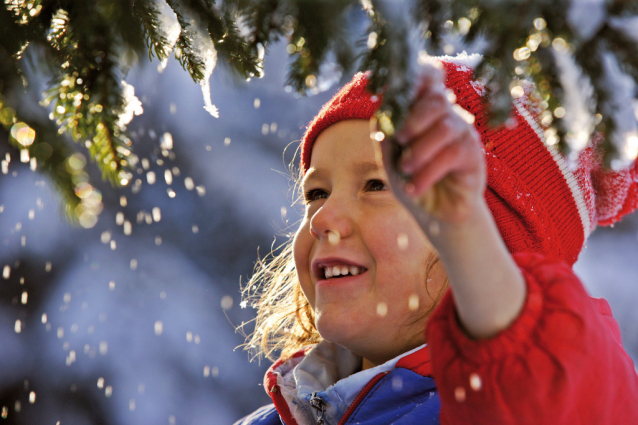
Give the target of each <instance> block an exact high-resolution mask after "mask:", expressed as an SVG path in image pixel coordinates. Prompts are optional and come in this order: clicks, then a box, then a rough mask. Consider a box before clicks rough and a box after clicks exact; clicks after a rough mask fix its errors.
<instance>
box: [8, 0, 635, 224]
mask: <svg viewBox="0 0 638 425" xmlns="http://www.w3.org/2000/svg"><path fill="white" fill-rule="evenodd" d="M582 6H583V5H582V2H578V1H577V0H572V1H569V0H552V1H549V0H502V1H493V0H406V1H404V2H400V3H398V2H396V1H389V0H385V1H382V0H361V2H357V1H355V0H219V1H218V2H217V3H215V2H214V0H165V1H164V0H92V1H85V0H56V1H52V0H5V1H4V7H2V6H0V123H1V124H2V126H4V128H5V129H6V130H7V131H8V132H9V133H10V137H9V140H10V142H11V143H12V145H13V146H14V147H16V148H18V149H20V151H21V155H20V158H21V160H22V161H24V162H28V161H30V162H31V165H32V168H33V169H36V168H40V169H41V170H43V171H44V172H45V173H47V174H48V175H49V177H50V178H51V180H52V181H53V182H54V183H55V184H56V186H57V187H58V189H59V190H60V193H61V194H62V195H63V198H64V200H65V205H66V209H67V212H68V215H69V217H71V218H73V219H78V220H79V222H80V224H82V225H84V226H86V227H90V226H92V225H93V224H94V223H95V220H96V219H97V218H96V217H97V215H98V214H99V212H100V210H101V199H100V194H99V192H98V191H96V190H95V189H94V188H93V186H92V185H91V184H90V182H89V178H88V175H87V173H86V172H85V171H84V167H85V164H84V161H83V159H82V158H83V157H82V156H81V155H78V154H77V153H76V152H77V151H75V150H74V149H73V148H72V147H71V146H70V145H69V144H68V143H66V141H65V140H66V139H67V138H69V137H70V138H71V139H73V140H75V141H76V142H78V143H80V144H81V145H83V146H85V147H86V148H87V149H88V153H89V156H90V157H91V159H92V160H93V161H95V163H96V164H97V166H98V167H99V168H100V169H101V170H102V175H103V177H104V178H105V179H109V180H110V181H111V182H112V183H113V184H114V185H127V184H128V183H129V181H130V180H131V178H132V173H131V170H132V169H133V167H134V166H135V165H136V162H137V157H136V156H135V154H134V152H133V151H132V143H131V140H130V137H129V135H128V133H127V125H128V123H129V122H130V121H131V119H132V117H133V115H135V114H136V113H139V111H140V106H141V104H140V103H139V100H137V98H136V97H135V96H134V90H133V88H132V87H131V86H130V85H128V84H126V82H125V81H124V77H125V76H126V71H127V69H128V68H129V67H130V63H131V60H130V58H131V57H132V56H133V55H136V54H137V55H140V56H145V55H148V57H149V59H150V60H153V59H154V58H157V59H158V60H159V61H160V62H161V63H162V64H164V65H165V64H166V61H167V60H168V59H169V57H170V56H171V55H173V56H174V57H175V59H177V60H178V61H179V63H180V64H181V65H182V67H183V68H184V69H185V70H186V71H187V72H188V73H189V74H190V76H191V77H192V78H193V80H194V81H195V82H197V83H200V84H201V85H202V89H203V92H204V103H205V108H206V109H207V110H208V111H209V112H210V113H211V114H213V115H217V110H216V108H215V107H214V106H213V105H212V104H211V103H210V94H209V87H208V79H209V77H210V75H211V73H212V71H213V68H214V67H215V64H216V62H217V60H218V59H221V61H223V62H224V63H227V64H229V65H230V68H231V69H233V70H234V72H236V73H237V74H238V75H239V76H241V77H242V78H245V79H250V78H253V77H259V76H261V75H262V72H263V71H262V64H263V56H264V54H265V52H267V51H268V49H269V47H270V46H271V45H272V43H274V42H276V41H278V40H281V39H285V40H286V41H287V43H288V46H287V51H288V53H289V54H290V63H289V74H288V84H289V85H290V86H292V87H293V88H294V90H296V91H297V92H298V93H300V94H312V93H314V92H316V91H317V90H318V88H317V84H318V79H319V78H321V73H320V70H321V65H322V64H324V63H327V62H328V61H333V60H334V61H336V63H337V64H338V66H339V67H340V68H341V69H342V70H343V71H344V72H350V71H353V70H354V69H361V70H369V71H371V90H373V91H374V92H377V93H379V94H383V99H384V104H383V106H382V108H381V110H380V111H379V113H378V117H377V118H378V123H379V126H380V129H381V130H382V131H383V132H384V133H385V135H386V136H388V137H391V136H392V134H393V132H394V129H395V128H397V126H399V125H400V123H401V120H402V118H403V116H404V115H405V112H406V111H407V108H408V107H409V104H410V99H411V87H413V86H414V81H413V79H414V77H413V70H412V68H411V64H412V63H413V62H414V60H413V59H414V57H415V55H416V54H417V53H418V54H419V55H420V56H425V55H426V53H425V51H427V52H429V53H431V54H440V53H442V52H444V53H451V52H452V51H453V50H454V49H455V47H459V46H462V47H466V48H468V49H479V50H481V51H482V53H483V60H482V62H481V63H480V64H479V66H478V67H477V77H478V78H482V79H484V80H485V81H486V83H487V85H488V87H489V88H490V90H489V96H491V103H492V105H493V106H492V110H491V113H492V116H493V117H494V122H495V123H499V122H504V121H505V120H506V119H507V117H508V115H509V113H510V111H511V98H512V97H518V96H520V94H521V92H522V85H523V84H524V83H523V82H524V81H526V80H527V81H533V82H534V83H535V87H536V88H537V96H538V101H539V105H540V107H541V108H542V109H543V111H542V112H541V113H542V119H543V123H544V124H545V125H546V126H547V131H546V139H547V142H548V143H558V145H559V147H560V148H561V149H562V150H563V151H564V152H566V153H570V152H571V153H572V154H573V153H574V152H578V151H579V150H580V149H582V148H583V147H584V145H585V143H586V142H587V141H588V140H590V139H591V136H592V135H593V134H594V133H595V132H601V133H602V134H604V135H605V142H604V143H603V144H602V146H601V147H600V149H601V150H602V151H603V153H604V155H605V157H606V159H607V161H608V163H609V164H612V165H614V164H620V165H622V164H626V163H628V161H630V160H632V159H634V158H635V157H636V156H637V154H638V133H637V132H636V117H635V114H634V112H633V106H632V105H631V102H632V101H635V98H636V93H635V86H634V87H632V86H631V85H629V86H627V85H626V84H625V85H622V84H619V80H622V79H623V78H625V79H626V78H629V79H630V80H629V81H631V80H633V81H634V82H636V81H638V34H637V32H638V2H636V1H632V0H608V1H606V2H604V1H602V0H601V1H600V2H592V3H591V4H589V3H587V7H588V8H592V7H593V8H594V9H596V8H598V9H597V10H593V11H592V10H587V11H586V12H587V14H586V15H585V17H584V18H583V17H581V16H582V15H583V13H582V12H583V10H582ZM579 7H580V8H581V9H579ZM357 10H359V11H360V10H363V11H364V13H365V17H366V19H367V21H368V26H367V29H366V30H365V31H361V30H359V28H360V25H358V23H359V21H360V18H361V13H359V14H357V13H356V12H357ZM415 33H418V34H419V37H418V38H419V39H420V41H419V42H418V45H415V42H414V34H415ZM27 59H28V60H29V61H31V63H32V64H33V65H34V66H35V67H36V68H38V70H39V71H40V73H43V74H44V75H46V76H47V78H48V79H49V81H50V84H49V88H48V89H47V91H46V92H45V93H44V96H43V99H42V102H41V104H42V106H43V108H42V110H41V111H37V110H34V108H32V107H30V105H29V103H28V99H25V96H23V95H22V92H23V87H26V86H27V85H28V84H29V80H28V79H29V78H30V74H29V73H28V72H25V64H24V62H25V60H27ZM627 87H629V92H628V90H627ZM631 90H633V92H631ZM627 111H629V114H628V113H627ZM47 115H48V118H49V119H47ZM9 160H10V158H5V159H3V160H2V170H3V172H6V170H7V168H8V162H9ZM614 161H615V162H614Z"/></svg>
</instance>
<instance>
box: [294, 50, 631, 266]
mask: <svg viewBox="0 0 638 425" xmlns="http://www.w3.org/2000/svg"><path fill="white" fill-rule="evenodd" d="M441 62H442V64H443V67H444V69H445V73H446V77H445V85H446V87H447V88H449V89H451V90H453V91H454V94H455V95H456V99H457V103H458V104H459V105H460V106H462V107H463V108H464V109H466V110H467V111H469V112H470V113H472V115H474V116H475V118H476V120H475V122H474V126H475V128H476V130H477V131H478V133H479V134H480V136H481V141H482V142H483V144H484V152H485V159H486V162H487V188H486V190H485V199H486V201H487V204H488V206H489V208H490V210H491V211H492V215H493V216H494V219H495V221H496V224H497V226H498V228H499V231H500V233H501V236H502V237H503V240H504V241H505V244H506V245H507V247H508V249H509V251H510V252H511V253H515V252H538V253H542V254H544V255H545V256H547V257H550V258H556V259H560V260H563V261H566V262H567V263H568V264H570V265H572V264H574V262H576V259H577V258H578V254H579V253H580V251H581V249H582V247H583V244H584V242H585V239H587V237H588V236H589V234H590V233H591V232H592V230H594V228H595V227H596V225H597V224H601V225H608V224H612V223H614V222H616V221H618V220H620V219H621V217H623V216H624V215H626V214H628V213H630V212H632V211H634V210H635V209H636V208H638V161H636V162H634V164H633V165H632V167H630V168H629V169H627V170H623V171H611V170H606V169H604V168H603V166H602V165H601V160H600V158H599V156H598V155H596V153H595V151H594V149H593V148H591V147H589V148H587V149H585V150H584V151H583V152H581V154H580V156H579V157H578V160H577V161H576V164H575V165H576V168H575V169H573V168H574V167H572V169H570V167H569V166H568V164H567V162H566V161H565V159H564V158H563V157H562V156H561V154H560V153H559V152H558V150H557V149H556V148H555V147H553V146H547V145H546V144H545V142H544V141H545V135H544V128H543V126H542V125H541V123H540V119H539V110H538V108H537V107H536V106H535V104H534V103H533V102H532V101H531V100H530V96H529V94H530V91H531V89H528V90H526V93H525V95H524V96H523V97H521V98H519V99H517V100H515V102H514V108H513V118H514V121H513V124H509V123H508V125H507V126H505V125H503V126H500V127H497V128H491V127H490V126H489V125H488V116H487V113H486V110H485V107H484V103H483V102H484V101H483V98H482V95H483V93H484V91H485V87H484V86H483V85H482V84H480V83H479V82H476V81H475V80H474V79H473V70H472V68H471V66H470V63H469V62H468V60H467V57H465V58H462V57H459V58H449V57H446V58H445V59H444V60H442V61H441ZM366 84H367V78H366V75H365V74H362V73H359V74H357V75H355V76H354V78H353V79H352V81H351V82H350V83H348V84H346V85H345V86H344V87H343V88H342V89H341V90H340V91H339V92H338V93H337V94H336V95H335V96H334V97H333V98H332V100H330V101H329V102H328V103H327V104H325V105H324V106H323V108H322V109H321V111H320V112H319V114H317V116H316V117H315V118H314V119H313V120H312V122H311V123H310V125H309V126H308V129H307V131H306V134H305V135H304V137H303V139H302V142H301V170H302V172H303V173H304V174H305V172H306V171H307V170H308V168H309V167H310V157H311V155H312V147H313V145H314V142H315V140H316V139H317V137H318V136H319V133H321V132H322V131H323V130H324V129H326V128H327V127H328V126H330V125H332V124H334V123H336V122H338V121H342V120H347V119H370V118H371V117H372V116H373V115H374V113H375V112H376V110H377V109H378V107H379V106H380V104H381V99H379V98H378V97H377V96H373V95H370V94H369V93H368V92H367V91H366Z"/></svg>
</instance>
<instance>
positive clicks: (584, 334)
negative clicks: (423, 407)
mask: <svg viewBox="0 0 638 425" xmlns="http://www.w3.org/2000/svg"><path fill="white" fill-rule="evenodd" d="M514 260H515V261H516V263H517V264H518V266H519V268H520V270H521V271H522V273H523V276H524V278H525V281H526V283H527V297H526V301H525V305H524V307H523V310H522V312H521V314H520V315H519V317H518V318H517V319H516V320H515V321H514V322H513V323H512V324H511V325H510V326H509V327H508V328H507V329H505V330H503V331H502V332H500V333H499V334H497V335H496V336H494V337H492V338H489V339H481V340H473V339H470V338H469V337H468V336H466V335H465V333H464V332H463V330H462V329H461V328H460V326H459V323H458V319H457V315H456V310H455V306H454V300H453V298H452V293H451V292H450V291H448V293H447V294H446V295H445V296H444V298H443V299H442V300H441V302H440V304H439V306H438V307H437V309H436V311H435V312H434V313H433V315H432V317H431V318H430V320H429V322H428V329H427V341H428V345H429V347H430V351H431V356H432V367H433V377H434V379H435V381H436V382H437V385H438V388H439V396H440V398H441V424H442V425H461V424H470V423H471V424H477V425H478V424H485V425H488V424H489V425H495V424H517V425H520V424H530V425H531V424H535V425H536V424H553V425H563V424H564V425H567V424H569V425H574V424H597V425H613V424H630V423H638V422H636V421H638V375H637V373H636V370H635V369H634V365H633V363H632V361H631V358H630V357H629V356H628V355H627V353H626V352H625V351H624V350H623V348H622V345H621V342H620V332H619V329H618V325H617V324H616V322H615V320H614V319H613V317H612V316H611V310H610V309H609V305H608V304H607V303H606V301H604V300H596V299H593V298H591V297H589V295H588V294H587V292H586V291H585V289H584V287H583V285H582V284H581V282H580V280H579V279H578V278H577V277H576V276H575V275H574V273H573V271H572V270H571V268H570V267H569V266H567V265H566V264H564V263H560V262H556V261H553V260H548V259H546V258H545V257H543V256H540V255H538V254H516V255H514Z"/></svg>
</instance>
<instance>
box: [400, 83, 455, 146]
mask: <svg viewBox="0 0 638 425" xmlns="http://www.w3.org/2000/svg"><path fill="white" fill-rule="evenodd" d="M443 89H444V87H443V86H442V85H441V86H439V87H437V88H434V89H432V90H430V91H428V92H427V93H426V94H424V95H423V96H422V97H420V98H419V100H418V101H417V102H416V103H415V104H414V106H413V107H412V110H411V111H410V114H409V115H408V117H407V118H406V120H405V122H404V124H403V128H402V129H401V131H400V132H399V133H398V134H397V141H398V142H399V144H401V145H405V144H406V143H408V142H409V141H410V140H411V139H413V138H415V137H416V136H418V135H419V134H421V133H423V132H424V131H426V130H427V129H428V128H430V127H431V126H432V125H434V124H435V123H436V122H437V121H439V120H441V118H443V117H444V116H445V115H449V114H450V112H451V109H450V105H449V102H448V100H447V97H446V96H445V93H444V91H443Z"/></svg>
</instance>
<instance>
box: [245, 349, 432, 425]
mask: <svg viewBox="0 0 638 425" xmlns="http://www.w3.org/2000/svg"><path fill="white" fill-rule="evenodd" d="M305 354H306V353H305V352H301V353H298V354H297V355H295V357H301V358H303V356H305ZM309 357H310V356H309ZM291 361H292V362H293V363H294V366H292V367H291V369H289V371H292V370H294V368H295V367H296V366H297V365H298V363H299V362H300V360H299V359H296V361H295V359H294V358H293V359H289V360H288V363H290V362H291ZM395 362H396V363H394V364H393V365H391V366H389V370H385V371H381V372H380V373H377V374H376V375H374V376H373V377H372V378H371V379H370V380H369V381H368V382H367V383H365V384H364V386H363V388H361V389H360V391H358V392H357V394H356V397H355V398H354V400H353V401H352V402H351V403H350V404H349V406H348V407H347V410H346V411H345V412H342V414H340V415H339V416H337V418H335V417H333V418H330V417H326V418H325V419H324V420H325V422H324V424H325V425H337V422H336V419H339V421H338V423H339V424H365V425H387V424H397V425H411V424H419V425H435V424H437V425H438V424H439V423H440V422H439V413H440V407H441V403H440V400H439V396H438V392H437V389H436V384H435V383H434V380H433V379H432V378H431V377H430V376H429V375H430V374H431V368H430V359H429V352H428V348H427V347H426V346H424V347H422V348H420V349H418V350H416V351H413V352H410V353H409V354H407V355H405V356H403V357H400V358H399V360H398V361H396V360H395ZM284 364H285V362H277V363H275V364H274V365H273V366H272V367H271V368H270V370H269V371H268V373H267V374H266V378H265V387H266V389H267V391H268V393H269V395H270V396H271V397H272V399H273V404H270V405H268V406H264V407H262V408H260V409H259V410H257V411H256V412H254V413H252V414H251V415H249V416H247V417H245V418H243V419H240V420H239V421H238V422H236V423H235V425H281V424H284V425H310V424H315V423H317V417H318V416H320V414H319V412H320V410H322V408H324V409H325V408H326V407H327V406H328V405H329V404H330V401H329V400H330V396H329V394H328V393H327V392H324V391H318V392H317V393H316V394H313V395H314V396H315V397H314V399H313V400H312V401H310V403H307V404H306V406H302V408H306V409H307V408H308V404H309V405H310V406H312V405H314V406H315V407H313V408H312V409H313V410H314V415H313V418H312V419H309V418H308V416H306V417H305V419H302V420H303V421H305V422H303V423H301V422H298V421H297V420H296V419H295V417H294V416H293V414H292V413H291V410H293V409H295V402H292V401H291V399H290V397H287V399H286V397H284V396H283V394H282V392H284V391H285V389H284V390H283V391H282V386H283V385H284V381H283V379H282V376H281V374H279V376H278V374H277V371H278V370H279V371H281V369H282V366H283V365H284ZM381 369H383V368H381ZM386 369H388V367H386ZM286 373H289V372H288V371H286ZM296 416H297V418H299V417H300V416H302V415H301V414H300V413H297V414H296Z"/></svg>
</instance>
